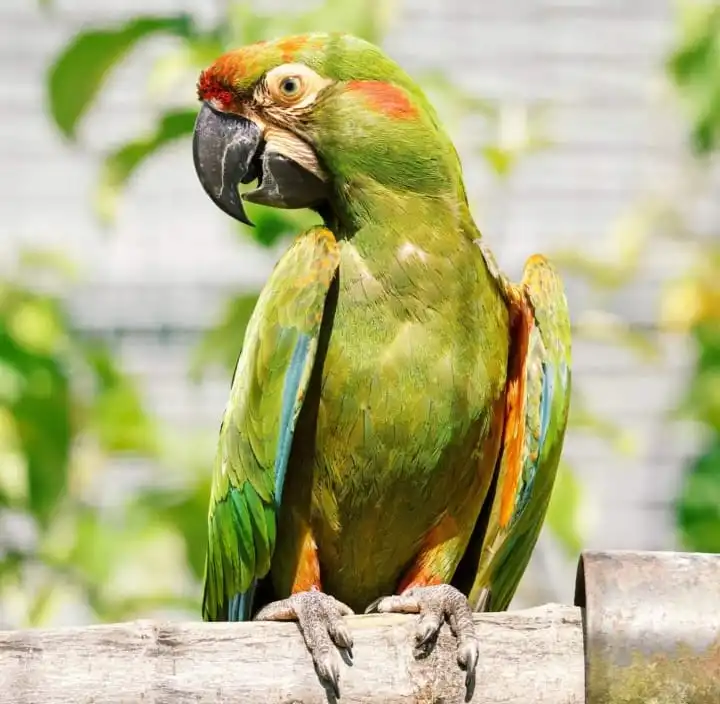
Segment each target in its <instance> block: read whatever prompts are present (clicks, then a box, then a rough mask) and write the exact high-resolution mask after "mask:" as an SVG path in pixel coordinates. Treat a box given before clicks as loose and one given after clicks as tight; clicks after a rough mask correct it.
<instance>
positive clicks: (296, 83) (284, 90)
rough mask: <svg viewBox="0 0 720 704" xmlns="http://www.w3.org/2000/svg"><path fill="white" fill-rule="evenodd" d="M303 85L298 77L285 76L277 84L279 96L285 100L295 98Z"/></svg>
mask: <svg viewBox="0 0 720 704" xmlns="http://www.w3.org/2000/svg"><path fill="white" fill-rule="evenodd" d="M302 87H303V83H302V78H301V77H300V76H295V75H293V76H285V77H284V78H282V79H281V80H280V83H279V84H278V90H279V91H280V94H281V95H282V96H283V97H285V98H296V97H297V96H298V95H300V92H301V90H302Z"/></svg>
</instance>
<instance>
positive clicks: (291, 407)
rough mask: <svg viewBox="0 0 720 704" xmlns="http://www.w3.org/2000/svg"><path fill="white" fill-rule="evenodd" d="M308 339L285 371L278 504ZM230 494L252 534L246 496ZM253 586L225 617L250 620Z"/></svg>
mask: <svg viewBox="0 0 720 704" xmlns="http://www.w3.org/2000/svg"><path fill="white" fill-rule="evenodd" d="M311 342H312V338H311V337H310V336H309V335H306V334H304V333H301V334H300V335H299V336H298V340H297V342H296V344H295V348H294V349H293V354H292V358H291V359H290V364H289V366H288V370H287V372H286V374H285V383H284V385H283V396H282V410H281V414H280V434H279V437H278V445H277V452H276V455H275V504H276V506H278V507H279V506H280V504H281V502H282V492H283V485H284V483H285V473H286V471H287V465H288V460H289V459H290V449H291V447H292V439H293V435H294V432H295V420H296V414H295V410H296V408H297V405H298V391H299V388H300V383H301V381H302V378H303V374H304V372H305V365H306V363H307V358H308V354H309V352H310V343H311ZM230 494H231V496H232V500H233V508H234V512H235V517H236V520H237V521H238V525H240V526H242V527H243V529H244V528H247V533H246V535H251V534H252V527H251V525H250V512H249V511H248V508H249V507H248V506H247V505H246V499H245V498H244V497H243V496H242V495H241V492H239V491H238V490H237V489H233V490H232V491H231V492H230ZM238 543H239V545H240V546H241V548H244V549H247V550H253V552H254V543H253V541H252V540H240V541H238ZM273 543H274V539H273ZM255 558H256V556H255V555H254V554H253V556H252V562H253V563H255ZM256 587H257V580H256V579H254V580H253V581H252V584H251V586H250V588H249V589H248V590H247V591H245V592H243V593H242V594H236V595H235V596H234V597H233V598H232V599H231V600H230V604H229V606H228V621H249V620H250V619H251V618H252V607H253V597H254V596H255V589H256Z"/></svg>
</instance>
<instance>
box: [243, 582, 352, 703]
mask: <svg viewBox="0 0 720 704" xmlns="http://www.w3.org/2000/svg"><path fill="white" fill-rule="evenodd" d="M352 613H353V611H352V609H351V608H350V607H349V606H346V605H345V604H343V603H342V602H340V601H338V600H337V599H335V598H334V597H332V596H330V595H329V594H324V593H323V592H321V591H317V590H312V591H308V592H298V593H297V594H293V595H292V596H291V597H289V598H288V599H283V600H282V601H277V602H274V603H272V604H268V605H267V606H266V607H265V608H263V609H262V610H261V611H260V612H259V613H258V614H257V616H256V617H255V618H256V620H261V621H274V620H288V618H292V617H294V618H295V619H296V620H297V622H298V626H299V628H300V632H301V633H302V635H303V638H304V639H305V645H306V646H307V649H308V650H309V651H310V655H311V656H312V659H313V664H314V665H315V669H316V670H317V673H318V675H319V677H320V679H321V680H323V681H324V682H326V683H327V684H328V685H329V686H330V688H331V689H332V690H333V692H334V693H335V696H336V697H339V696H340V687H339V681H340V663H341V658H340V654H339V653H338V651H337V648H336V647H335V646H337V647H338V648H343V649H345V650H347V651H348V654H349V655H352V650H351V649H352V646H353V639H352V636H351V635H350V630H349V629H348V627H347V625H346V624H345V622H344V621H343V616H348V615H350V614H352Z"/></svg>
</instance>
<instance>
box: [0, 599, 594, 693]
mask: <svg viewBox="0 0 720 704" xmlns="http://www.w3.org/2000/svg"><path fill="white" fill-rule="evenodd" d="M476 623H477V628H478V632H479V634H480V637H481V643H482V650H481V653H480V663H479V665H478V672H477V680H476V683H475V687H474V691H473V692H472V693H471V696H470V697H468V698H466V690H465V684H464V673H463V672H462V671H461V670H460V669H459V667H458V666H457V663H456V660H455V641H454V639H453V637H452V634H450V632H449V629H448V627H447V626H444V627H443V630H442V632H441V634H440V638H439V639H438V642H437V646H436V647H435V648H434V649H433V651H432V652H431V653H430V655H429V656H428V657H426V658H422V659H418V658H416V657H415V656H414V654H413V644H414V625H415V617H411V616H397V615H393V616H354V617H350V618H348V625H349V626H350V629H351V631H352V634H353V637H354V639H355V647H354V661H353V664H352V665H351V666H344V668H343V671H342V673H341V680H340V688H341V699H340V700H339V701H340V702H341V703H345V702H347V703H348V704H351V703H352V704H355V703H358V702H364V703H367V704H395V703H396V702H397V703H399V702H403V703H405V702H414V703H416V704H440V702H442V703H443V704H450V703H451V702H474V703H476V704H480V703H482V704H500V703H501V702H502V704H582V703H583V702H584V701H585V694H584V686H585V677H584V655H583V635H582V624H581V617H580V610H579V609H577V608H572V607H569V606H558V605H548V606H544V607H540V608H537V609H531V610H527V611H516V612H510V613H505V614H483V615H478V616H476ZM0 701H1V702H3V704H90V703H91V702H92V704H107V703H109V702H112V703H119V702H123V703H124V702H128V703H130V702H132V703H133V704H135V703H140V702H141V703H143V704H153V703H158V704H160V703H162V704H170V703H171V702H172V703H175V702H179V703H184V702H188V703H189V702H192V703H193V704H204V703H205V702H208V703H209V702H213V703H217V702H225V703H226V704H255V703H256V702H257V703H258V704H260V703H262V704H281V703H282V704H326V703H327V702H328V701H330V702H332V701H333V697H332V695H328V694H327V693H326V691H325V690H324V689H323V687H322V686H321V685H320V684H319V681H318V678H317V675H316V674H315V670H314V668H313V667H312V663H311V660H310V657H309V655H308V653H307V652H306V650H305V645H304V643H303V640H302V637H301V636H300V634H299V632H298V630H297V627H296V625H295V624H288V623H284V624H280V623H260V622H257V623H242V624H227V623H218V624H205V623H154V622H149V621H136V622H131V623H119V624H112V625H107V626H91V627H87V628H64V629H53V630H29V631H14V632H1V633H0Z"/></svg>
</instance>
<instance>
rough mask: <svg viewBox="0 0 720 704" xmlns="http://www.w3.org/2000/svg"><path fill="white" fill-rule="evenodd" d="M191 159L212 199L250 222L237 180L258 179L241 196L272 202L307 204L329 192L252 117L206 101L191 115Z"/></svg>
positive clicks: (293, 205)
mask: <svg viewBox="0 0 720 704" xmlns="http://www.w3.org/2000/svg"><path fill="white" fill-rule="evenodd" d="M193 160H194V162H195V171H196V172H197V175H198V178H199V179H200V183H201V184H202V186H203V188H204V189H205V192H206V193H207V194H208V195H209V196H210V198H211V199H212V201H213V202H214V203H215V204H216V205H217V206H218V207H219V208H221V209H222V210H223V211H224V212H226V213H227V214H228V215H230V216H231V217H233V218H235V219H237V220H240V222H244V223H246V224H248V225H252V222H250V219H249V218H248V216H247V215H246V213H245V209H244V208H243V204H242V199H241V197H240V194H239V193H238V184H240V183H250V182H251V181H253V180H255V179H258V180H259V184H258V187H257V188H256V189H254V190H252V191H250V192H249V193H246V194H245V195H244V196H243V198H244V199H245V200H247V201H250V202H251V203H259V204H262V205H270V206H274V207H276V208H308V207H313V206H316V205H318V204H319V203H320V202H322V201H323V200H325V198H326V197H327V195H328V185H327V183H326V182H325V181H323V180H321V179H320V178H318V177H317V176H316V175H315V174H313V173H312V172H310V171H308V170H307V169H305V168H304V167H303V166H301V165H300V164H299V163H297V162H296V161H293V160H292V159H291V158H289V157H287V156H285V155H284V154H280V153H279V152H277V151H275V150H274V149H273V145H272V143H271V144H269V145H266V144H265V142H264V140H263V133H262V129H261V127H259V126H258V125H257V124H255V123H254V122H253V121H252V120H248V119H246V118H244V117H240V116H238V115H230V114H227V113H222V112H218V111H216V110H214V109H213V108H212V107H211V106H210V105H208V104H207V103H204V104H203V106H202V108H201V109H200V113H199V114H198V116H197V120H196V121H195V133H194V135H193Z"/></svg>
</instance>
